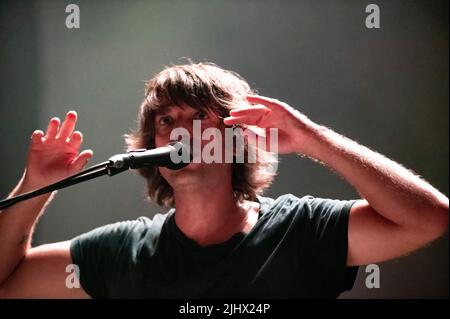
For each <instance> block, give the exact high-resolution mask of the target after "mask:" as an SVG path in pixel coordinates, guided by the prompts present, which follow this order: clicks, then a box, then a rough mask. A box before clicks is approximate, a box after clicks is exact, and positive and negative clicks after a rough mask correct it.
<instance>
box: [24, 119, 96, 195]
mask: <svg viewBox="0 0 450 319" xmlns="http://www.w3.org/2000/svg"><path fill="white" fill-rule="evenodd" d="M76 122H77V113H76V112H75V111H70V112H68V113H67V115H66V118H65V120H64V122H63V123H62V124H61V125H60V120H59V119H58V118H57V117H54V118H52V119H51V120H50V122H49V124H48V127H47V131H46V133H45V136H44V132H42V131H40V130H36V131H34V132H33V134H32V136H31V142H30V147H29V152H28V157H27V163H26V171H25V176H24V177H25V182H26V183H27V185H28V186H31V187H33V188H39V187H43V186H46V185H48V184H51V183H54V182H57V181H58V180H60V179H63V178H66V177H68V176H70V175H73V174H75V173H77V172H79V171H80V170H81V169H83V167H84V166H85V165H86V164H87V162H88V160H89V159H90V158H91V157H92V155H93V152H92V150H84V151H82V152H79V149H80V146H81V144H82V142H83V135H82V134H81V132H79V131H74V129H75V124H76Z"/></svg>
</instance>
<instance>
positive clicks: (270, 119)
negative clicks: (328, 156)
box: [224, 95, 316, 155]
mask: <svg viewBox="0 0 450 319" xmlns="http://www.w3.org/2000/svg"><path fill="white" fill-rule="evenodd" d="M247 101H248V102H249V103H250V105H249V106H244V107H239V108H236V109H233V110H231V111H230V116H229V117H227V118H225V119H224V124H225V125H235V124H242V125H244V127H245V126H247V125H249V126H257V127H259V128H262V129H264V131H265V135H266V137H267V143H268V141H269V138H270V130H269V129H270V128H277V129H278V152H279V153H280V154H287V153H302V154H307V155H308V153H309V151H308V145H309V143H308V139H309V138H310V137H311V134H310V133H311V130H312V128H314V127H315V126H316V124H314V123H313V122H312V121H311V120H309V119H308V118H307V117H306V116H305V115H304V114H302V113H300V112H299V111H297V110H295V109H294V108H293V107H291V106H289V105H288V104H286V103H284V102H281V101H278V100H276V99H272V98H268V97H263V96H257V95H249V96H247ZM252 104H253V105H252ZM250 129H251V128H250ZM256 132H257V131H256ZM267 147H268V144H267ZM267 149H268V148H267Z"/></svg>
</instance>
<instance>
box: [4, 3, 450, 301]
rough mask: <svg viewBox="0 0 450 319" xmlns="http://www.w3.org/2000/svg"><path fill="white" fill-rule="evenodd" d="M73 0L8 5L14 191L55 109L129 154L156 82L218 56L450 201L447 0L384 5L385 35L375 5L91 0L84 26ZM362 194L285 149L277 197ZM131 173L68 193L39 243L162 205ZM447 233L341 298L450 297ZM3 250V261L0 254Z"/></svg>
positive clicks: (9, 159)
mask: <svg viewBox="0 0 450 319" xmlns="http://www.w3.org/2000/svg"><path fill="white" fill-rule="evenodd" d="M69 3H71V2H68V1H39V2H37V1H36V2H32V1H1V2H0V152H1V159H0V179H1V183H0V197H2V198H3V197H6V196H7V195H8V193H9V192H10V191H11V190H12V188H13V187H14V186H15V184H16V183H17V181H18V180H19V178H20V176H21V174H22V172H23V167H24V164H25V158H26V152H27V146H28V141H29V137H30V135H31V133H32V132H33V130H35V129H42V130H45V128H46V126H47V121H48V120H49V119H50V118H51V117H52V116H59V117H60V118H62V117H64V115H65V113H66V112H67V111H68V110H70V109H75V110H76V111H77V112H78V115H79V124H78V128H79V129H80V130H81V131H82V132H83V134H84V136H85V144H84V148H91V149H93V150H94V152H95V153H94V158H93V159H92V160H91V162H90V164H91V165H92V164H94V163H98V162H101V161H103V160H105V159H107V158H108V157H110V156H111V155H113V154H116V153H121V152H122V151H123V149H124V142H123V138H122V136H123V134H124V133H127V132H129V131H130V129H132V128H134V127H135V119H136V114H137V110H138V105H139V103H140V101H141V99H142V97H143V92H144V80H146V79H148V78H150V77H152V76H153V75H154V74H155V73H156V72H158V71H160V70H161V69H162V67H163V66H164V65H170V64H171V63H183V62H185V61H186V60H184V59H182V58H183V57H187V58H192V59H193V60H194V61H196V62H200V61H211V62H214V63H217V64H218V65H220V66H222V67H224V68H227V69H231V70H233V71H236V72H238V73H240V74H241V75H242V76H244V77H245V78H246V79H247V80H248V81H249V83H250V84H251V85H252V86H254V87H255V88H257V89H258V90H259V92H260V94H262V95H266V96H271V97H275V98H278V99H280V100H283V101H285V102H287V103H289V104H290V105H292V106H294V107H296V108H297V109H299V110H301V111H302V112H304V113H305V114H307V115H308V116H309V117H310V118H311V119H313V120H314V121H316V122H318V123H321V124H325V125H327V126H329V127H331V128H333V129H334V130H336V131H338V132H340V133H342V134H344V135H346V136H347V137H349V138H352V139H355V140H357V141H358V142H360V143H362V144H364V145H366V146H368V147H370V148H372V149H374V150H377V151H379V152H380V153H382V154H385V155H386V156H388V157H390V158H392V159H394V160H396V161H398V162H400V163H402V164H403V165H405V166H406V167H408V168H410V169H412V170H414V171H415V172H417V174H419V175H421V176H423V177H424V178H425V179H427V180H428V181H430V182H431V183H432V184H433V185H434V186H436V187H437V188H438V189H440V190H441V191H442V192H444V193H445V194H446V195H447V196H448V190H449V188H448V180H449V178H448V176H449V171H448V145H449V142H448V131H449V130H448V115H449V114H448V105H449V104H448V102H449V94H448V85H449V83H448V82H449V81H448V2H447V1H412V0H404V1H392V0H391V1H376V2H375V3H376V4H378V5H379V7H380V11H381V29H367V28H366V27H365V18H366V16H367V13H365V7H366V6H367V5H368V4H370V3H372V2H370V1H356V0H352V1H349V0H346V1H337V0H335V1H314V0H310V1H283V2H281V1H275V0H274V1H256V0H254V1H245V2H244V1H200V0H199V1H76V2H73V3H76V4H78V5H79V7H80V11H81V28H80V29H67V28H66V26H65V19H66V16H67V15H68V14H67V13H65V7H66V5H68V4H69ZM287 192H290V193H294V194H296V195H298V196H301V195H306V194H311V195H314V196H320V197H330V198H341V199H347V198H355V197H356V196H357V195H356V192H355V191H354V190H353V189H352V187H350V186H349V185H348V184H347V183H346V182H345V181H343V180H342V179H340V178H339V177H337V176H336V175H334V174H333V173H332V172H330V171H329V170H328V169H326V168H324V167H321V166H319V165H318V164H316V163H313V162H311V161H309V160H307V159H301V158H298V157H296V156H283V157H282V158H281V163H280V166H279V174H278V177H277V179H276V182H275V183H274V185H273V186H272V187H271V189H270V190H269V191H268V192H267V194H268V195H269V196H278V195H280V194H283V193H287ZM144 193H145V188H144V180H143V179H141V178H139V177H137V176H136V175H135V174H132V173H122V174H120V175H117V176H114V177H107V176H105V177H102V178H98V179H96V180H93V181H89V182H86V183H84V184H80V185H76V186H74V187H71V188H67V189H64V190H61V191H59V193H58V195H57V197H56V198H55V200H54V201H53V203H52V205H51V206H50V207H49V208H48V209H47V212H46V214H45V215H44V216H43V217H42V218H41V220H40V223H39V225H38V227H37V230H36V233H35V236H34V245H39V244H43V243H48V242H54V241H62V240H67V239H70V238H73V237H74V236H76V235H78V234H80V233H82V232H86V231H88V230H90V229H92V228H94V227H97V226H101V225H104V224H107V223H112V222H115V221H119V220H126V219H134V218H137V217H139V216H142V215H147V216H152V215H153V214H154V213H156V212H161V211H162V210H161V209H159V208H158V207H156V206H154V205H149V204H148V203H147V202H145V201H144ZM448 249H449V245H448V235H446V236H445V237H444V238H442V239H440V240H438V241H436V242H434V243H432V244H430V245H429V246H428V247H427V248H426V249H423V250H420V251H418V252H415V253H413V254H411V255H410V256H407V257H403V258H400V259H397V260H395V261H391V262H387V263H383V264H381V265H380V275H381V280H380V284H381V287H380V288H379V289H368V288H366V286H365V278H366V275H367V274H366V273H365V271H364V270H365V267H361V269H360V272H359V276H358V280H357V282H356V284H355V287H354V289H353V290H352V291H351V292H347V293H344V294H343V295H342V298H448V291H449V289H448V288H449V285H448V266H449V262H448V261H449V253H448V251H449V250H448ZM0 258H1V256H0Z"/></svg>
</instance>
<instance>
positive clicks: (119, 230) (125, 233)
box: [73, 212, 170, 242]
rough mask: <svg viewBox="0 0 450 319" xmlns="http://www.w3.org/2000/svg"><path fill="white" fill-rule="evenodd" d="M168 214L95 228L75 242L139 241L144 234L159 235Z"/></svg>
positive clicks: (77, 238)
mask: <svg viewBox="0 0 450 319" xmlns="http://www.w3.org/2000/svg"><path fill="white" fill-rule="evenodd" d="M169 214H170V212H168V213H158V214H156V215H154V216H153V217H151V218H149V217H147V216H141V217H139V218H137V219H131V220H124V221H118V222H114V223H110V224H106V225H103V226H100V227H97V228H94V229H92V230H90V231H88V232H86V233H83V234H81V235H79V236H77V237H76V238H74V239H73V240H75V241H79V240H82V241H103V242H109V241H114V242H123V241H125V240H135V239H136V240H137V239H139V238H142V236H143V235H144V234H155V235H156V234H159V232H160V231H161V228H162V226H163V224H164V222H165V220H166V218H167V217H168V215H169Z"/></svg>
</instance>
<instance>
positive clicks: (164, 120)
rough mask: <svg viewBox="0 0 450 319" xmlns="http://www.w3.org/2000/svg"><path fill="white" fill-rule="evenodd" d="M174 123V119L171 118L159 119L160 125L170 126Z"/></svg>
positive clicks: (163, 117)
mask: <svg viewBox="0 0 450 319" xmlns="http://www.w3.org/2000/svg"><path fill="white" fill-rule="evenodd" d="M171 123H172V118H171V117H170V116H162V117H161V118H160V119H159V125H163V126H164V125H169V124H171Z"/></svg>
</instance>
